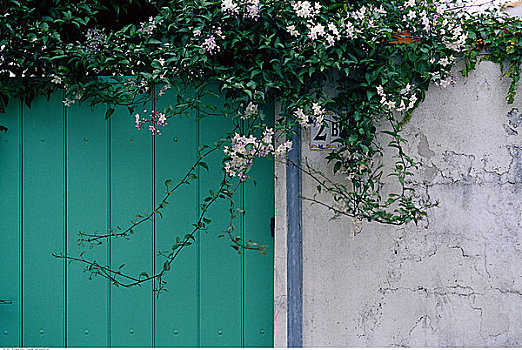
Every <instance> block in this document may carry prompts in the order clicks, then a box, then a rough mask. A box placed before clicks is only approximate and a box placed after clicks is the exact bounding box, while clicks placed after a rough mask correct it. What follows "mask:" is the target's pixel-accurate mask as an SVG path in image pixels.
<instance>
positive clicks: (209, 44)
mask: <svg viewBox="0 0 522 350" xmlns="http://www.w3.org/2000/svg"><path fill="white" fill-rule="evenodd" d="M192 34H193V35H194V37H195V38H197V37H200V36H201V30H200V29H196V30H194V31H193V32H192ZM216 38H219V39H221V40H224V39H225V38H226V36H225V34H223V31H222V30H221V27H220V26H218V27H215V26H213V27H212V29H211V30H210V34H209V35H207V37H206V38H205V39H204V40H203V43H201V48H202V49H203V50H205V51H206V52H208V53H209V54H211V55H213V54H215V53H217V52H219V51H221V47H220V46H219V45H218V43H217V41H216Z"/></svg>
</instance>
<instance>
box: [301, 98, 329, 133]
mask: <svg viewBox="0 0 522 350" xmlns="http://www.w3.org/2000/svg"><path fill="white" fill-rule="evenodd" d="M311 109H312V114H311V115H310V113H305V111H304V110H303V109H302V108H297V109H296V110H295V111H294V118H295V119H296V120H297V121H298V122H299V125H301V127H303V128H307V127H309V126H312V125H313V126H319V125H321V124H323V121H324V115H325V110H324V109H323V108H322V107H321V105H320V104H319V103H318V102H314V103H313V104H312V107H311Z"/></svg>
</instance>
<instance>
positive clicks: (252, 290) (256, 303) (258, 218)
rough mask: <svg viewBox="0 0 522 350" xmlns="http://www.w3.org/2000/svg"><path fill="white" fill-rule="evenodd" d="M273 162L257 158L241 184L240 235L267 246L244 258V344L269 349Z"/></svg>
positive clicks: (268, 117)
mask: <svg viewBox="0 0 522 350" xmlns="http://www.w3.org/2000/svg"><path fill="white" fill-rule="evenodd" d="M265 114H266V119H265V122H266V123H268V124H270V125H272V124H273V116H274V111H273V105H270V106H268V107H267V108H266V109H265ZM273 162H274V161H273V160H272V159H267V158H265V159H257V160H256V161H255V164H254V167H252V170H251V171H250V173H249V174H250V176H251V177H252V178H254V179H255V181H256V184H255V185H254V183H253V182H251V181H248V182H246V183H245V190H244V191H245V197H244V203H245V204H244V209H245V214H244V236H245V240H246V241H249V240H252V241H253V242H257V243H259V244H266V245H268V246H269V248H268V250H267V252H266V255H260V254H258V253H257V252H254V251H250V252H246V253H245V255H244V274H243V283H244V322H245V326H244V339H245V343H244V345H245V346H247V347H273V345H274V344H273V343H274V341H273V338H274V326H273V323H274V321H273V320H274V312H273V310H274V302H273V301H274V288H273V285H274V282H273V279H274V268H273V266H274V264H273V261H274V240H273V238H272V234H271V228H270V220H271V218H272V217H274V180H273V177H272V176H271V174H273V173H274V163H273Z"/></svg>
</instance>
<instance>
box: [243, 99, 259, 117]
mask: <svg viewBox="0 0 522 350" xmlns="http://www.w3.org/2000/svg"><path fill="white" fill-rule="evenodd" d="M257 111H258V108H257V105H256V104H254V103H252V102H250V103H249V104H248V106H247V107H246V108H245V113H243V114H242V115H241V119H248V118H250V117H251V116H253V115H256V114H257Z"/></svg>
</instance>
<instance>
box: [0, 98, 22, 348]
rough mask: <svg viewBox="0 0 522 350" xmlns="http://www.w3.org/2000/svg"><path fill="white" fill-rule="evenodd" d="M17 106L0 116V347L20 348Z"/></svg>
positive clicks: (19, 120) (16, 102)
mask: <svg viewBox="0 0 522 350" xmlns="http://www.w3.org/2000/svg"><path fill="white" fill-rule="evenodd" d="M20 108H21V106H20V103H19V101H17V100H12V101H10V103H9V105H8V108H7V110H6V114H3V115H0V124H2V125H5V126H6V127H8V128H9V130H8V131H7V132H6V133H3V132H0V194H1V196H2V199H1V200H0V218H1V220H2V230H1V233H0V237H1V239H2V244H0V257H1V258H0V261H1V264H2V273H0V299H8V300H12V304H3V305H2V304H0V346H1V347H20V346H21V342H20V337H21V321H22V320H21V312H20V310H21V306H22V304H21V288H20V287H21V286H20V275H21V269H20V268H21V266H20V248H21V247H20V241H21V234H22V233H21V230H20V228H21V227H20V222H21V211H20V208H21V197H20V185H21V181H20V180H21V179H20V178H21V174H20V170H21V167H20V160H21V156H22V154H21V147H20V142H21V139H20V132H21V130H20V122H21V113H20Z"/></svg>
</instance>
